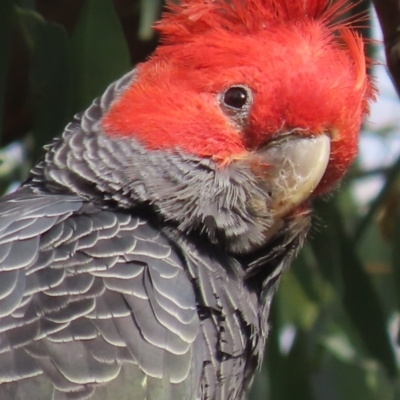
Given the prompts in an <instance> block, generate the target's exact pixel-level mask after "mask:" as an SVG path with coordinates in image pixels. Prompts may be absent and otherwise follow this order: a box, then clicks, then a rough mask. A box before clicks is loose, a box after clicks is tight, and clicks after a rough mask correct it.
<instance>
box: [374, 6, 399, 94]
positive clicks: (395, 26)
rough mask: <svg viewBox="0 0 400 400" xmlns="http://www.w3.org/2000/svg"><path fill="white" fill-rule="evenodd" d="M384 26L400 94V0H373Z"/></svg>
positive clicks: (393, 74) (389, 57) (387, 46)
mask: <svg viewBox="0 0 400 400" xmlns="http://www.w3.org/2000/svg"><path fill="white" fill-rule="evenodd" d="M373 3H374V6H375V9H376V12H377V14H378V18H379V22H380V24H381V27H382V32H383V39H384V44H385V51H386V61H387V66H388V69H389V73H390V75H391V76H392V78H393V83H394V85H395V87H396V90H397V93H398V94H399V95H400V1H399V0H373Z"/></svg>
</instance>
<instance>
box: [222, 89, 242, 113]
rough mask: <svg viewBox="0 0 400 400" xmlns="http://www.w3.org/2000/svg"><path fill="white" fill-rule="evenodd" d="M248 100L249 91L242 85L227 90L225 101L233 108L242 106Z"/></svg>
mask: <svg viewBox="0 0 400 400" xmlns="http://www.w3.org/2000/svg"><path fill="white" fill-rule="evenodd" d="M246 101H247V92H246V90H245V89H243V88H241V87H232V88H230V89H228V90H227V91H226V92H225V96H224V102H225V104H226V105H227V106H229V107H233V108H238V109H240V108H242V107H243V106H244V105H245V104H246Z"/></svg>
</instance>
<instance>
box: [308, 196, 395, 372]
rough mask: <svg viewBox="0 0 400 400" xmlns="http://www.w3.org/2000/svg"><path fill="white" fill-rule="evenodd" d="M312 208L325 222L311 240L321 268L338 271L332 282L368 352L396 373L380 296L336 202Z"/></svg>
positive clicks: (389, 370) (318, 204)
mask: <svg viewBox="0 0 400 400" xmlns="http://www.w3.org/2000/svg"><path fill="white" fill-rule="evenodd" d="M316 209H317V212H318V214H319V216H320V217H322V219H323V220H324V221H325V223H326V224H327V225H328V226H329V229H321V230H320V232H319V234H318V236H317V237H316V238H315V239H316V240H312V241H311V244H312V247H313V250H314V252H315V256H316V258H317V260H318V262H319V264H320V266H321V268H322V269H323V268H324V266H325V265H326V264H329V265H330V267H329V268H334V269H336V270H337V271H338V272H339V273H340V274H341V279H340V282H341V283H340V285H337V280H336V279H334V280H332V284H333V285H334V286H335V287H336V289H337V290H338V293H340V294H341V297H342V303H343V307H344V309H345V311H346V313H347V314H348V316H349V317H350V319H351V321H352V323H353V324H354V327H355V329H356V331H357V333H358V335H359V336H360V338H361V339H362V341H363V343H364V345H365V347H366V349H367V350H368V351H369V353H370V354H371V355H372V356H373V357H375V358H376V359H377V360H379V361H380V362H381V363H382V364H383V365H384V367H385V368H386V370H387V372H388V373H389V375H390V376H392V377H395V376H397V374H398V370H397V365H396V357H395V354H394V350H393V347H392V344H391V341H390V338H389V334H388V332H387V327H386V315H385V313H384V311H383V307H382V305H381V302H380V299H379V298H378V296H377V293H376V291H375V288H374V287H373V285H372V282H371V280H370V277H369V276H368V275H367V273H366V272H365V270H364V268H363V266H362V263H361V261H360V259H359V257H358V255H357V253H356V251H355V246H354V243H353V242H352V240H351V238H350V237H349V235H347V234H346V232H345V230H344V227H343V221H342V219H341V215H340V213H339V211H338V209H337V207H336V204H335V203H334V202H333V201H331V202H329V203H327V202H322V201H319V202H317V204H316Z"/></svg>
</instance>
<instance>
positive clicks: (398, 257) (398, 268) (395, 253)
mask: <svg viewBox="0 0 400 400" xmlns="http://www.w3.org/2000/svg"><path fill="white" fill-rule="evenodd" d="M392 266H393V283H394V284H395V287H396V298H397V310H400V207H399V208H398V209H397V213H396V224H395V229H394V235H393V248H392Z"/></svg>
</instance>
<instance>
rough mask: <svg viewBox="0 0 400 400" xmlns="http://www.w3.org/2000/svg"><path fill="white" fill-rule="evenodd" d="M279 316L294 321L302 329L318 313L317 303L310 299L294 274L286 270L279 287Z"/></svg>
mask: <svg viewBox="0 0 400 400" xmlns="http://www.w3.org/2000/svg"><path fill="white" fill-rule="evenodd" d="M279 299H280V305H281V307H280V308H281V318H282V319H283V320H284V322H288V323H295V324H296V325H297V326H298V327H301V328H302V329H304V330H308V329H310V328H311V326H312V325H313V323H314V322H315V319H316V317H317V315H318V311H319V310H318V305H317V303H315V302H313V301H310V298H309V297H308V296H307V294H306V293H305V292H304V290H303V287H302V286H301V285H300V283H299V281H298V280H297V279H296V277H295V275H294V274H293V273H292V272H291V271H288V272H286V273H285V274H284V275H283V277H282V283H281V285H280V288H279Z"/></svg>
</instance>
